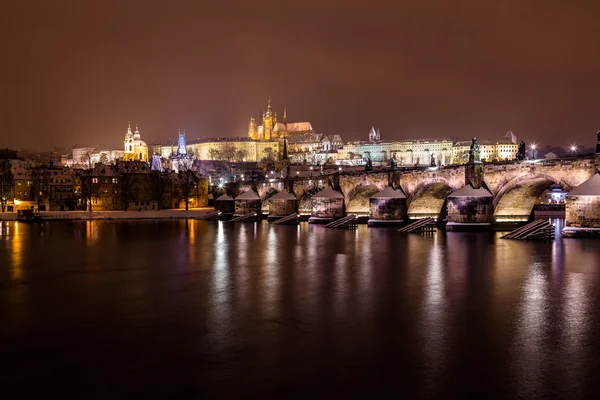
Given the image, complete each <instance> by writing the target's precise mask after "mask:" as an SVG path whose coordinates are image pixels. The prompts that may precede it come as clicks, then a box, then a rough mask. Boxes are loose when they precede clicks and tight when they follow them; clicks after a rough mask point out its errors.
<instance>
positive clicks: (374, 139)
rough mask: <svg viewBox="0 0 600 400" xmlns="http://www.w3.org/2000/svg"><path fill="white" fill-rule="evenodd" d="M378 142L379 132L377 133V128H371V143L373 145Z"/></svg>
mask: <svg viewBox="0 0 600 400" xmlns="http://www.w3.org/2000/svg"><path fill="white" fill-rule="evenodd" d="M376 141H377V132H376V131H375V127H374V126H372V127H371V131H370V132H369V142H371V143H373V142H376Z"/></svg>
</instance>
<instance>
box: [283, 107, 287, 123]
mask: <svg viewBox="0 0 600 400" xmlns="http://www.w3.org/2000/svg"><path fill="white" fill-rule="evenodd" d="M283 123H284V124H287V109H286V108H285V107H283Z"/></svg>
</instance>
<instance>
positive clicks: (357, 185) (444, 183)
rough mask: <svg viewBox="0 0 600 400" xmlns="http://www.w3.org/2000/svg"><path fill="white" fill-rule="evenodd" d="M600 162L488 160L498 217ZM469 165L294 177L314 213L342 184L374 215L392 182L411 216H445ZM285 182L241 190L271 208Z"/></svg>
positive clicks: (513, 213) (528, 208) (525, 212)
mask: <svg viewBox="0 0 600 400" xmlns="http://www.w3.org/2000/svg"><path fill="white" fill-rule="evenodd" d="M599 167H600V158H599V157H580V158H569V159H556V160H548V161H541V160H540V161H535V162H530V161H525V162H514V163H503V164H484V165H483V182H484V183H485V185H486V186H487V187H488V189H489V190H490V191H491V192H492V194H493V195H494V201H493V204H494V218H495V219H496V220H502V219H514V218H527V217H529V215H531V212H532V210H533V206H534V205H535V203H536V201H537V199H538V198H539V197H540V195H541V194H542V193H543V192H544V191H545V190H546V189H548V188H549V187H550V186H551V185H553V184H555V183H557V184H559V185H561V186H563V187H564V188H565V189H566V190H567V191H569V190H571V189H573V188H574V187H576V186H578V185H580V184H581V183H583V182H584V181H585V180H587V179H588V178H590V177H591V176H592V175H594V174H595V173H596V172H598V169H599ZM467 168H468V166H466V165H458V166H447V167H432V168H430V167H425V168H411V169H401V170H391V171H372V172H366V171H365V172H358V173H356V172H354V173H353V172H339V173H336V174H333V175H326V176H320V175H317V176H314V177H310V178H308V177H306V178H294V179H292V180H291V185H292V188H293V192H294V194H295V195H296V196H297V197H298V199H299V203H300V206H299V208H300V212H301V213H310V197H311V196H312V195H313V194H315V193H316V192H318V191H319V190H321V189H323V188H325V187H326V186H328V185H329V186H333V187H335V188H337V189H339V190H340V191H341V192H342V193H343V194H344V198H345V204H346V211H347V212H348V213H356V214H368V213H369V197H370V196H372V195H373V194H375V193H377V192H378V191H380V190H382V189H384V188H385V187H386V186H389V185H392V186H393V187H394V188H401V189H402V190H403V191H404V193H405V194H406V196H407V197H408V203H409V207H408V215H409V217H411V218H419V217H424V216H433V217H436V218H437V217H440V216H443V214H444V212H445V207H444V205H445V202H446V197H447V196H448V195H449V194H450V193H452V192H453V191H455V190H458V189H460V188H461V187H463V186H465V184H467V183H468V181H467V178H466V176H467V174H468V171H467ZM284 186H285V184H284V182H283V181H281V180H271V181H268V182H259V183H256V184H250V183H240V184H239V185H238V188H237V190H234V195H236V192H240V191H245V190H248V189H254V190H256V191H257V192H258V194H259V196H260V197H261V199H263V202H264V204H265V207H266V208H267V209H268V199H269V198H270V197H271V196H272V195H274V194H276V193H278V192H279V191H281V190H283V189H284Z"/></svg>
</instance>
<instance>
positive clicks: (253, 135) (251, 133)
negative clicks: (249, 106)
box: [248, 117, 258, 140]
mask: <svg viewBox="0 0 600 400" xmlns="http://www.w3.org/2000/svg"><path fill="white" fill-rule="evenodd" d="M248 137H249V138H250V139H252V140H257V139H258V132H257V130H256V122H255V121H254V117H250V124H249V125H248Z"/></svg>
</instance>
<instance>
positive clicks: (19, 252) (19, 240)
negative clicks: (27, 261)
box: [6, 222, 25, 281]
mask: <svg viewBox="0 0 600 400" xmlns="http://www.w3.org/2000/svg"><path fill="white" fill-rule="evenodd" d="M7 225H8V226H7V229H6V234H7V236H8V238H9V241H10V242H9V243H10V245H11V253H12V265H11V268H10V279H11V280H12V281H20V280H21V279H23V256H24V254H23V252H24V250H23V248H24V243H23V242H24V241H25V238H24V237H23V236H21V233H20V232H19V230H20V227H19V225H20V223H19V222H13V223H12V224H8V223H7ZM11 225H12V227H13V228H14V229H13V230H12V233H11V229H10V227H11Z"/></svg>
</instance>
